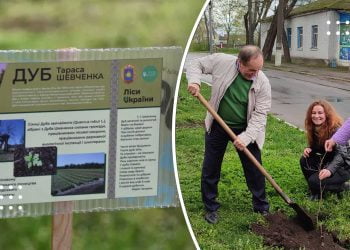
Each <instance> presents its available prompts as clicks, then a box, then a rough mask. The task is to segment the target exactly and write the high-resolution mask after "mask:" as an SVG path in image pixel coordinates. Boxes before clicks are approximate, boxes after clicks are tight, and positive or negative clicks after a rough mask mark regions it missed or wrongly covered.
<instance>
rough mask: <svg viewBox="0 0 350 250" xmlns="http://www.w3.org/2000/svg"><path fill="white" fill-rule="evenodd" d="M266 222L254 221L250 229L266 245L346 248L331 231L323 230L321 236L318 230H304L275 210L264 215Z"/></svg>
mask: <svg viewBox="0 0 350 250" xmlns="http://www.w3.org/2000/svg"><path fill="white" fill-rule="evenodd" d="M265 218H266V221H267V224H266V225H261V224H258V223H254V224H252V225H251V229H252V231H253V232H254V233H256V234H258V235H261V236H262V237H263V238H264V244H266V245H268V246H275V247H283V248H284V249H299V248H305V249H317V250H319V249H325V250H326V249H327V250H328V249H346V248H344V247H343V246H341V245H340V242H339V241H338V240H337V239H336V237H335V235H334V234H332V233H328V232H324V233H323V237H322V238H321V232H320V231H319V230H312V231H305V230H304V229H303V228H302V227H301V226H300V223H299V222H298V221H297V220H296V219H294V218H288V217H287V216H285V215H284V214H282V213H280V212H277V213H274V214H269V215H268V216H266V217H265Z"/></svg>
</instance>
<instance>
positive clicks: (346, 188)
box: [342, 181, 350, 191]
mask: <svg viewBox="0 0 350 250" xmlns="http://www.w3.org/2000/svg"><path fill="white" fill-rule="evenodd" d="M342 188H343V190H344V191H349V190H350V181H346V182H344V183H343V185H342Z"/></svg>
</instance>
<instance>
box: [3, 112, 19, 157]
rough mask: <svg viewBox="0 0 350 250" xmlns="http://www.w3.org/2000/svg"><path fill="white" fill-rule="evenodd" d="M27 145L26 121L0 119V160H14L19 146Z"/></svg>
mask: <svg viewBox="0 0 350 250" xmlns="http://www.w3.org/2000/svg"><path fill="white" fill-rule="evenodd" d="M24 145H25V121H24V120H23V119H18V120H0V162H9V161H13V158H14V152H15V150H16V149H17V148H24Z"/></svg>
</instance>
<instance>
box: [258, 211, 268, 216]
mask: <svg viewBox="0 0 350 250" xmlns="http://www.w3.org/2000/svg"><path fill="white" fill-rule="evenodd" d="M260 214H261V215H262V216H264V217H266V216H268V215H269V211H266V210H265V211H262V212H260Z"/></svg>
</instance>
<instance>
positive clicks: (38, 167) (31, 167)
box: [13, 147, 57, 177]
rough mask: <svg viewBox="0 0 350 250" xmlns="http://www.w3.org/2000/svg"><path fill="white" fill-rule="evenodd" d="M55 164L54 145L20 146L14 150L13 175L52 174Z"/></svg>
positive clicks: (55, 153)
mask: <svg viewBox="0 0 350 250" xmlns="http://www.w3.org/2000/svg"><path fill="white" fill-rule="evenodd" d="M56 166H57V148H56V147H35V148H24V147H21V148H16V150H15V152H14V170H13V175H14V176H15V177H25V176H42V175H54V174H56Z"/></svg>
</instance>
